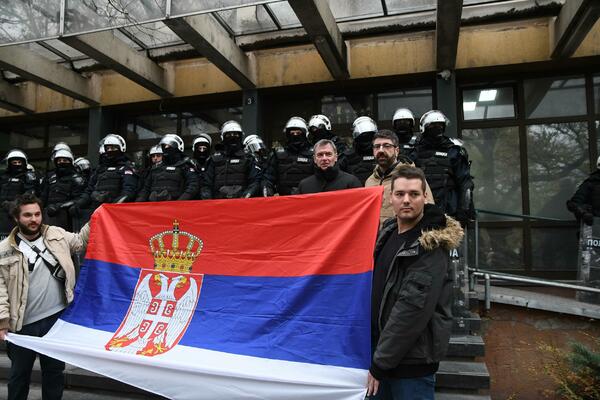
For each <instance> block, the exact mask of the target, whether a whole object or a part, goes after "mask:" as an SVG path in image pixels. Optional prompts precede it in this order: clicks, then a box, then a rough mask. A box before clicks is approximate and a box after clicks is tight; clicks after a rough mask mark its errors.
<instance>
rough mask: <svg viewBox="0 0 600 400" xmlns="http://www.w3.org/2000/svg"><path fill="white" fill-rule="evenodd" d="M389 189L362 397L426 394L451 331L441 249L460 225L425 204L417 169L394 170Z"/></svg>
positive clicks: (453, 243) (430, 393)
mask: <svg viewBox="0 0 600 400" xmlns="http://www.w3.org/2000/svg"><path fill="white" fill-rule="evenodd" d="M391 188H392V196H391V198H390V202H391V204H392V207H393V209H394V213H395V216H396V217H395V218H393V219H389V220H388V221H386V223H385V224H384V227H383V229H382V230H381V232H380V234H379V238H378V239H377V243H376V245H375V268H374V270H373V288H372V292H371V293H372V301H371V307H372V309H371V315H372V317H371V318H372V319H371V335H372V347H373V359H372V361H371V368H370V369H369V375H368V382H367V395H368V396H372V397H371V398H374V399H394V400H399V399H433V398H434V391H435V373H436V372H437V370H438V367H439V362H440V360H441V359H442V358H443V357H444V356H445V353H446V350H447V348H448V342H449V340H450V333H451V329H452V277H451V273H450V268H449V260H448V252H449V250H451V249H455V248H457V247H458V246H459V244H460V242H461V240H462V237H463V230H462V229H461V227H460V224H459V223H458V222H457V221H456V220H454V219H452V218H451V217H448V216H446V215H444V213H443V212H442V210H440V209H439V208H437V207H436V206H434V205H430V204H427V205H426V204H425V201H426V198H427V195H426V192H425V188H426V181H425V175H424V174H423V171H421V170H420V169H418V168H415V167H410V166H406V167H404V168H401V169H400V170H399V171H398V172H397V174H395V175H394V177H393V178H392V182H391Z"/></svg>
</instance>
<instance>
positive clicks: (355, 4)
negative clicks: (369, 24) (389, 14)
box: [329, 0, 383, 21]
mask: <svg viewBox="0 0 600 400" xmlns="http://www.w3.org/2000/svg"><path fill="white" fill-rule="evenodd" d="M329 7H330V8H331V13H332V14H333V17H334V18H335V19H336V20H338V21H339V20H349V19H359V18H367V17H375V16H382V15H383V7H382V6H381V2H380V1H360V0H350V1H349V0H329Z"/></svg>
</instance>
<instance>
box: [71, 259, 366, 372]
mask: <svg viewBox="0 0 600 400" xmlns="http://www.w3.org/2000/svg"><path fill="white" fill-rule="evenodd" d="M139 273H140V270H139V269H137V268H131V267H125V266H121V265H118V264H109V263H105V262H100V261H95V260H86V261H85V266H84V267H83V268H82V271H81V275H80V277H79V279H78V282H77V288H76V297H75V301H74V303H73V304H72V305H71V306H70V307H69V308H68V309H67V310H66V311H65V313H63V316H62V319H63V320H65V321H67V322H70V323H73V324H78V325H83V326H86V327H89V328H94V329H100V330H103V331H108V332H115V331H116V330H117V329H118V327H119V325H120V323H121V321H122V319H123V318H124V317H125V315H126V314H127V310H128V308H129V305H130V303H131V297H132V296H133V292H134V289H135V285H136V283H137V280H138V276H139ZM370 291H371V273H370V272H366V273H362V274H353V275H311V276H302V277H284V278H281V277H276V278H273V277H238V276H222V275H205V276H204V281H203V284H202V289H201V292H200V298H199V300H198V306H197V308H196V312H195V314H194V316H193V318H192V322H191V324H190V326H189V327H188V329H187V332H186V334H185V335H184V337H183V338H182V340H181V341H180V344H182V345H185V346H193V347H200V348H204V349H209V350H216V351H222V352H227V353H234V354H242V355H248V356H255V357H263V358H273V359H280V360H287V361H297V362H306V363H314V364H324V365H336V366H343V367H352V368H362V369H368V368H369V365H370V325H371V324H370Z"/></svg>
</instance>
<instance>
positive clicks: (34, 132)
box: [0, 126, 46, 155]
mask: <svg viewBox="0 0 600 400" xmlns="http://www.w3.org/2000/svg"><path fill="white" fill-rule="evenodd" d="M1 134H2V140H0V150H1V152H2V155H6V153H7V152H8V151H9V150H11V149H13V148H15V147H18V148H20V149H23V150H27V149H41V148H44V147H45V146H44V141H45V140H44V139H45V137H46V129H45V127H43V126H34V127H18V128H13V129H10V130H8V131H4V132H2V133H1ZM7 139H8V140H7Z"/></svg>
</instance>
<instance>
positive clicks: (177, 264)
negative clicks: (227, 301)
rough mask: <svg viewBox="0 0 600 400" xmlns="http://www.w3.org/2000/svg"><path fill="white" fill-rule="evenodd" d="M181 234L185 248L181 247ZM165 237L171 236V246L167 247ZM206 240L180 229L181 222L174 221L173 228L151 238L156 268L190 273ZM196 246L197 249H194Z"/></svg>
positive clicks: (151, 248)
mask: <svg viewBox="0 0 600 400" xmlns="http://www.w3.org/2000/svg"><path fill="white" fill-rule="evenodd" d="M181 236H183V237H185V238H186V240H187V244H185V248H183V249H180V248H179V244H180V243H179V241H180V240H181ZM165 237H167V238H168V237H171V248H170V249H167V248H165V241H164V238H165ZM196 244H197V246H196ZM203 245H204V242H202V240H201V239H200V238H198V237H197V236H195V235H192V234H191V233H189V232H184V231H180V230H179V222H178V221H177V220H174V221H173V229H172V230H167V231H163V232H160V233H157V234H156V235H154V236H152V237H151V238H150V250H151V251H152V256H153V257H154V269H155V270H159V271H168V272H180V273H189V272H191V271H192V264H193V263H194V260H196V257H198V256H199V255H200V252H201V251H202V246H203ZM194 248H195V250H194Z"/></svg>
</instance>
